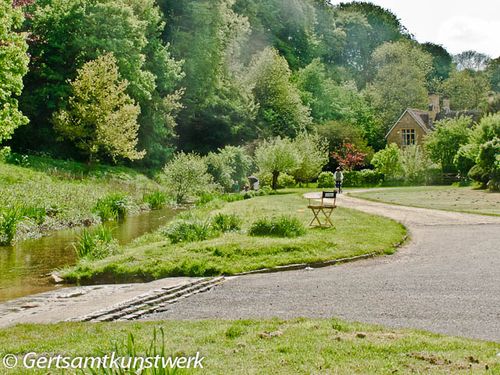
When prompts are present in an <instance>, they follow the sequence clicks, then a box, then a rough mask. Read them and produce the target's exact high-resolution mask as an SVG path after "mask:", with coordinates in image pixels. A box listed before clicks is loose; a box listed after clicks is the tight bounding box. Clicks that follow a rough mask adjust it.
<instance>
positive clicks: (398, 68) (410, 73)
mask: <svg viewBox="0 0 500 375" xmlns="http://www.w3.org/2000/svg"><path fill="white" fill-rule="evenodd" d="M373 64H374V65H375V67H376V71H377V73H376V76H375V80H374V81H373V83H372V84H371V85H370V86H369V87H368V88H367V93H366V94H367V97H368V99H369V101H370V102H371V103H372V105H373V107H374V108H375V110H376V111H377V112H378V113H379V114H380V115H379V116H380V118H381V120H382V122H383V124H384V126H385V127H386V129H388V128H389V127H390V126H391V125H392V124H394V122H395V121H396V120H397V118H398V117H399V116H400V115H401V113H402V112H403V111H404V110H405V109H406V108H408V107H412V108H424V109H426V108H427V105H428V94H427V87H426V77H427V76H428V74H429V73H430V71H431V69H432V58H431V56H430V55H429V54H428V53H426V52H423V51H422V50H421V49H420V47H419V46H418V45H415V44H413V43H410V42H395V43H385V44H383V45H382V46H380V47H379V48H377V50H376V51H375V52H374V53H373Z"/></svg>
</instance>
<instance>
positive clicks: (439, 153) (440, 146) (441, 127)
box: [425, 116, 471, 172]
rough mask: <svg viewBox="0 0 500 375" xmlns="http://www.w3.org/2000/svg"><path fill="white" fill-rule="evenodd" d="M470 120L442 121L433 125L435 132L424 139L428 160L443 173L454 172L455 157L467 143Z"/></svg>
mask: <svg viewBox="0 0 500 375" xmlns="http://www.w3.org/2000/svg"><path fill="white" fill-rule="evenodd" d="M470 122H471V120H470V118H469V117H463V116H462V117H458V118H454V119H444V120H441V121H437V122H436V123H435V130H434V131H433V132H432V133H430V134H429V135H428V136H427V137H426V139H425V149H426V151H427V152H428V153H429V157H430V159H431V160H432V161H433V162H435V163H438V164H439V165H441V169H442V170H443V171H444V172H448V171H454V170H456V167H455V165H454V159H455V155H456V154H457V152H458V150H459V149H460V147H461V146H462V145H465V144H467V143H468V141H469V137H470V129H469V126H470Z"/></svg>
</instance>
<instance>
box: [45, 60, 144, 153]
mask: <svg viewBox="0 0 500 375" xmlns="http://www.w3.org/2000/svg"><path fill="white" fill-rule="evenodd" d="M127 86H128V82H127V81H126V80H121V78H120V75H119V73H118V66H117V64H116V59H115V57H114V56H113V54H106V55H103V56H101V57H99V58H97V59H96V60H93V61H89V62H87V63H86V64H85V65H84V66H83V67H82V68H81V69H79V70H78V73H77V77H76V79H75V80H74V81H72V82H71V89H72V95H71V96H70V98H69V100H68V109H66V110H61V111H59V112H57V113H56V114H55V116H54V123H55V128H56V130H57V131H58V132H59V133H60V134H61V136H62V137H64V138H67V139H69V140H70V141H72V142H75V143H76V146H77V147H78V148H79V149H80V150H82V151H83V153H84V154H85V155H86V156H87V157H88V160H89V162H92V161H94V160H95V159H96V157H97V156H99V155H106V156H110V157H111V158H112V159H113V160H116V159H117V158H127V159H130V160H136V159H140V158H142V157H143V156H144V151H141V152H139V151H137V150H136V149H135V147H136V145H137V132H138V130H139V124H138V123H137V118H138V116H139V113H140V107H139V106H138V105H136V104H135V103H134V101H133V100H132V99H131V98H130V96H128V95H127V94H126V89H127Z"/></svg>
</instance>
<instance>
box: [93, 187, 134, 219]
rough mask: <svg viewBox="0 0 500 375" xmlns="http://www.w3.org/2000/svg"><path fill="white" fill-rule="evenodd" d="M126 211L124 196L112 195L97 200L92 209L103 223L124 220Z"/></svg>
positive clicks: (125, 198)
mask: <svg viewBox="0 0 500 375" xmlns="http://www.w3.org/2000/svg"><path fill="white" fill-rule="evenodd" d="M127 209H128V208H127V197H126V195H124V194H121V193H114V194H110V195H107V196H105V197H104V198H101V199H99V200H98V201H97V203H96V205H95V207H94V212H95V213H96V214H97V215H99V217H100V218H101V220H102V221H103V222H105V221H111V220H122V219H124V218H125V215H126V214H127Z"/></svg>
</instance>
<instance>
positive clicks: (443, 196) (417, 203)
mask: <svg viewBox="0 0 500 375" xmlns="http://www.w3.org/2000/svg"><path fill="white" fill-rule="evenodd" d="M350 195H352V196H353V197H358V198H363V199H369V200H373V201H377V202H384V203H390V204H398V205H402V206H412V207H422V208H433V209H437V210H445V211H458V212H467V213H474V214H481V215H494V216H500V193H493V192H490V191H487V190H477V189H473V188H471V187H455V186H418V187H400V188H387V189H374V190H372V191H367V192H362V193H350Z"/></svg>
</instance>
